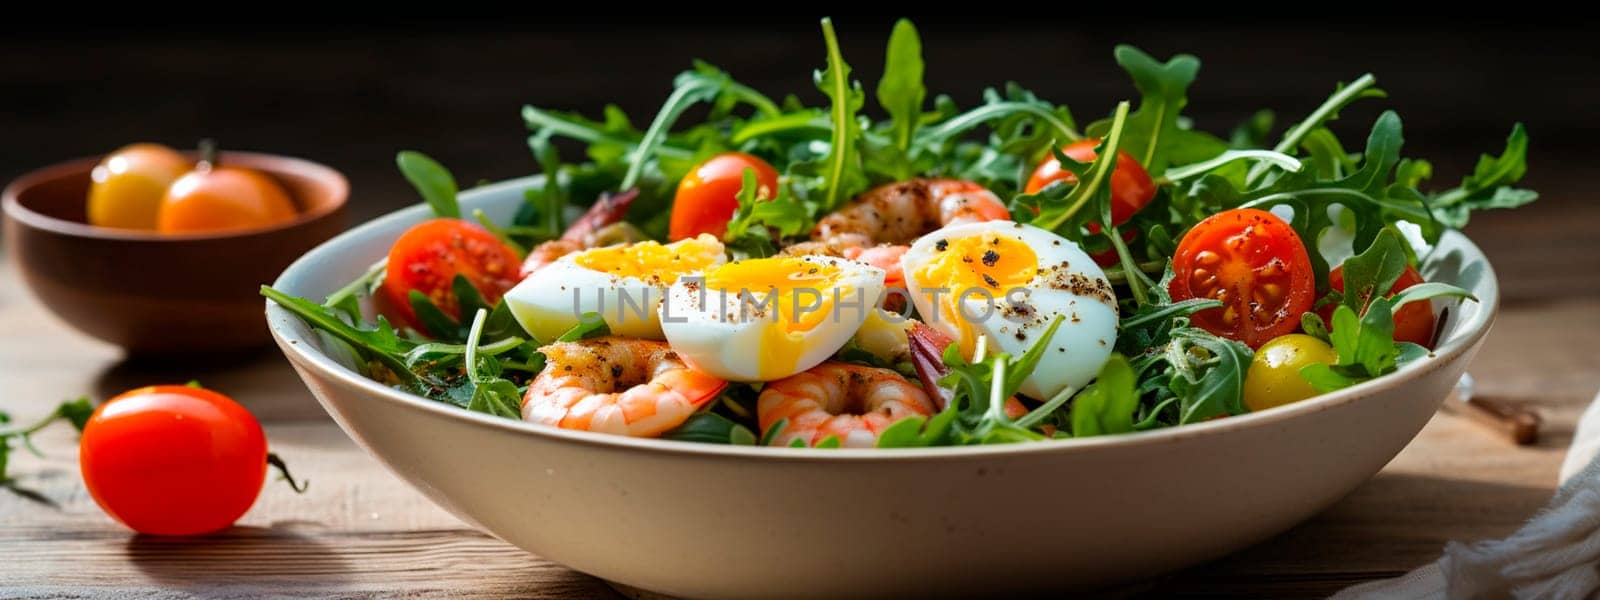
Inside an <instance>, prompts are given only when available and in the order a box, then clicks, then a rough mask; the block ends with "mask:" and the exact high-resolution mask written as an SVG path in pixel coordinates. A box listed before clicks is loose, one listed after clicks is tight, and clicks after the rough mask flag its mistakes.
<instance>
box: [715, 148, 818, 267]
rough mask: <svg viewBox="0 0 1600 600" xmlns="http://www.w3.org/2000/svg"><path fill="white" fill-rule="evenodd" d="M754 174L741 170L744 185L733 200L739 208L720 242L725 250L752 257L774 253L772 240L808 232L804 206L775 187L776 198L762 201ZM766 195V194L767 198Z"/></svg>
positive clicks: (809, 219)
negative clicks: (728, 247) (724, 245)
mask: <svg viewBox="0 0 1600 600" xmlns="http://www.w3.org/2000/svg"><path fill="white" fill-rule="evenodd" d="M758 188H759V184H758V183H757V181H756V174H755V170H753V169H745V172H744V181H743V183H742V186H741V187H740V188H739V193H738V195H737V196H735V197H736V198H738V200H739V208H738V209H736V210H735V211H734V213H733V218H732V219H730V220H729V221H728V229H727V231H726V232H724V233H723V234H722V240H723V241H724V242H725V243H727V244H728V245H729V246H731V247H733V248H736V249H739V250H743V251H745V252H746V253H748V254H750V255H752V256H756V257H766V256H771V255H773V254H775V253H776V252H777V250H776V248H775V247H774V246H773V240H774V239H783V238H787V237H793V236H797V235H800V234H801V233H804V232H807V231H810V230H811V226H812V222H811V216H810V214H809V213H808V211H806V208H805V206H804V205H802V204H801V203H800V202H797V201H796V200H795V199H794V198H793V197H791V196H789V195H788V191H787V189H785V188H783V187H782V186H779V190H777V197H775V198H763V197H762V195H761V194H760V191H761V190H759V189H758ZM768 195H770V194H768Z"/></svg>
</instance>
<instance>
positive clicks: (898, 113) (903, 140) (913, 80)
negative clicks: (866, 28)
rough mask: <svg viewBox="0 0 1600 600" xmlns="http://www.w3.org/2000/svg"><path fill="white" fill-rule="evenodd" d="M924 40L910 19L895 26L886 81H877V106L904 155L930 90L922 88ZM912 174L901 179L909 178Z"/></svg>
mask: <svg viewBox="0 0 1600 600" xmlns="http://www.w3.org/2000/svg"><path fill="white" fill-rule="evenodd" d="M922 72H923V63H922V38H921V37H920V36H918V35H917V28H916V26H915V25H912V24H911V21H909V20H907V19H900V20H899V21H898V22H896V23H895V24H894V32H893V33H891V34H889V50H888V52H887V55H886V56H885V57H884V61H883V78H882V79H879V80H878V105H879V106H882V107H883V110H884V112H887V113H889V120H890V122H891V123H892V124H893V131H894V142H895V145H896V146H898V147H899V148H900V149H901V150H902V151H908V150H910V149H911V136H912V134H914V133H916V131H917V126H918V125H920V124H921V120H922V102H923V100H925V99H926V98H927V95H928V90H927V89H926V88H924V87H923V85H922ZM910 176H911V174H910V173H906V174H904V175H903V176H902V177H901V178H902V179H905V178H909V177H910Z"/></svg>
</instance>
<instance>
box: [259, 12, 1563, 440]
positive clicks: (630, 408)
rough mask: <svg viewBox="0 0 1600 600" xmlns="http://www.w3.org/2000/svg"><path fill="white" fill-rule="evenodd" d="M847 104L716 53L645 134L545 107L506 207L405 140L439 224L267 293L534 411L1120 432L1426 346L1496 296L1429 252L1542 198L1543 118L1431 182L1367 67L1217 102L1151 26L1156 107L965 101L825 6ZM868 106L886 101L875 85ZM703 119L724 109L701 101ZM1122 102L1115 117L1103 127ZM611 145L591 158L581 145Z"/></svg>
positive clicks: (837, 78) (460, 397)
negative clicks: (1316, 86) (1297, 92)
mask: <svg viewBox="0 0 1600 600" xmlns="http://www.w3.org/2000/svg"><path fill="white" fill-rule="evenodd" d="M823 30H824V38H825V42H826V48H827V59H826V68H825V69H823V70H821V71H818V72H816V73H815V74H814V78H815V82H816V84H817V87H818V88H819V89H820V91H821V92H822V94H823V96H824V97H825V98H826V102H824V103H822V104H821V105H819V106H812V105H808V104H807V103H806V102H804V101H802V100H801V99H799V98H796V97H792V96H791V97H786V98H773V97H769V96H767V95H765V94H763V93H761V92H760V91H758V90H755V89H752V88H749V87H747V86H745V85H743V84H740V83H739V82H738V81H736V80H735V79H733V78H732V76H731V75H729V74H728V73H725V72H723V71H721V70H719V69H717V68H715V67H713V66H711V65H709V64H705V63H697V64H696V65H695V66H694V68H693V69H691V70H689V71H686V72H684V73H682V74H681V75H679V76H678V78H677V79H676V80H675V82H674V87H673V90H672V92H671V94H670V95H669V96H668V98H667V100H666V102H665V103H664V104H663V106H662V107H661V109H660V111H659V112H658V113H657V114H656V115H655V116H654V117H653V118H652V119H651V120H650V121H649V122H648V123H646V124H644V125H643V126H642V127H640V126H637V125H636V124H635V123H634V121H633V120H632V119H630V118H629V117H628V116H627V115H625V114H623V113H622V112H621V111H620V110H618V109H616V108H614V107H613V108H609V109H607V110H606V112H605V114H604V115H603V116H601V117H600V118H598V119H591V118H587V117H583V116H579V115H574V114H567V113H562V112H558V111H553V110H548V109H543V108H536V107H533V106H528V107H524V108H523V111H522V116H523V119H524V121H525V122H526V124H527V126H528V128H529V129H530V130H531V132H532V134H531V136H530V137H529V146H530V147H531V149H532V153H533V157H534V159H535V160H536V161H537V162H538V163H539V165H540V167H541V168H542V171H543V177H542V178H539V179H535V180H530V182H529V183H527V184H526V186H525V188H524V189H523V191H522V193H523V196H524V202H523V203H522V204H521V205H520V207H519V208H518V209H517V210H515V211H514V212H515V215H514V217H513V218H511V219H509V220H496V219H493V218H490V216H489V215H488V214H487V213H485V212H483V211H482V210H473V211H466V210H463V205H462V203H460V202H458V201H457V194H458V191H459V188H458V184H457V183H456V181H455V179H454V177H452V175H451V174H450V172H449V171H448V170H446V169H445V168H444V167H442V166H441V165H439V164H438V163H436V162H434V161H433V160H431V159H429V158H428V157H427V156H425V155H423V154H421V153H416V152H403V153H401V154H400V155H399V157H398V164H399V167H400V169H401V171H402V173H403V174H404V176H405V177H406V178H407V179H408V180H409V181H411V182H412V183H413V184H414V185H415V186H416V188H417V190H418V191H419V192H420V194H421V195H422V197H423V198H424V199H425V200H426V202H427V204H428V205H429V206H430V207H431V210H432V211H433V213H434V218H432V219H429V220H426V221H423V222H421V223H418V224H415V225H414V226H412V227H410V228H409V229H408V230H406V231H405V232H404V233H403V234H401V235H400V236H399V237H398V239H395V240H394V241H393V244H392V246H391V247H390V250H389V251H388V253H387V257H386V258H385V259H383V260H381V261H379V262H378V263H377V264H375V265H373V266H372V268H371V269H369V270H368V272H367V273H366V274H364V275H362V276H361V277H359V278H357V279H355V280H354V281H350V282H349V283H348V285H345V286H344V287H343V288H341V289H339V290H338V291H336V292H334V293H332V294H331V295H328V296H327V297H326V298H320V299H316V298H301V297H296V296H294V295H292V294H289V293H286V292H284V291H280V290H278V289H275V288H272V287H263V289H262V293H263V294H264V295H265V296H267V297H268V298H269V299H270V300H272V301H273V302H275V303H276V304H277V305H278V306H280V307H282V308H283V309H285V310H287V311H290V312H291V313H293V314H295V315H296V316H298V317H299V318H301V319H303V320H304V322H305V323H306V324H307V325H309V327H310V328H311V329H313V330H314V331H315V335H316V336H317V339H318V341H319V343H320V345H321V347H322V349H323V350H324V351H325V352H326V354H327V355H328V356H330V357H333V358H334V359H336V360H337V361H339V362H340V363H341V364H343V365H345V367H346V368H348V369H350V370H353V371H355V372H357V373H360V374H362V375H363V376H365V377H367V378H370V379H372V380H375V381H377V382H381V383H382V384H384V385H386V386H389V387H392V388H394V389H397V390H400V391H403V392H407V393H410V394H414V395H416V396H421V397H423V398H427V399H429V400H432V401H436V402H439V403H444V404H448V405H453V406H455V407H459V409H460V410H465V411H474V412H478V413H485V414H487V415H492V416H495V417H502V418H505V419H515V420H523V421H527V422H531V423H534V424H536V425H539V426H545V427H553V428H562V429H568V430H581V431H586V432H593V433H597V434H610V435H622V436H632V437H653V438H664V439H668V440H679V441H683V442H699V443H718V444H738V445H761V446H784V447H808V448H835V447H852V448H904V447H928V446H960V445H978V444H1002V443H1035V442H1041V443H1048V442H1049V441H1051V440H1060V439H1069V438H1086V437H1092V436H1100V435H1111V434H1123V433H1130V432H1138V431H1146V430H1153V429H1160V428H1169V427H1182V426H1186V425H1191V424H1196V423H1201V422H1206V421H1211V420H1215V419H1223V418H1227V417H1232V416H1237V415H1242V414H1245V413H1249V412H1257V411H1268V410H1273V409H1275V408H1276V407H1280V406H1284V405H1289V404H1294V403H1298V402H1301V401H1304V400H1306V399H1308V398H1312V397H1314V396H1316V395H1319V394H1324V393H1328V392H1332V391H1334V390H1340V389H1343V388H1347V387H1351V386H1354V385H1356V384H1359V383H1362V382H1365V381H1368V380H1372V379H1375V378H1382V377H1386V376H1388V375H1390V374H1391V373H1394V372H1395V371H1396V370H1398V369H1400V368H1401V367H1403V366H1405V365H1406V364H1408V363H1411V362H1416V361H1427V360H1430V348H1431V347H1432V346H1433V344H1434V342H1435V337H1436V334H1437V332H1439V331H1440V330H1441V329H1442V328H1443V327H1444V325H1445V322H1446V321H1447V320H1448V319H1449V318H1450V316H1449V315H1450V308H1451V307H1452V306H1454V305H1455V304H1456V303H1458V302H1477V301H1478V298H1475V297H1474V295H1473V294H1472V293H1470V292H1469V291H1468V290H1466V289H1463V288H1461V287H1457V286H1455V285H1451V284H1449V283H1446V282H1441V281H1427V280H1426V279H1425V278H1424V277H1423V276H1422V275H1421V274H1420V273H1419V271H1418V269H1417V267H1418V265H1419V264H1421V261H1423V260H1425V259H1426V258H1427V257H1428V256H1429V255H1430V254H1431V253H1433V252H1434V251H1435V250H1436V249H1437V248H1438V247H1439V246H1440V242H1441V239H1442V238H1443V236H1445V235H1446V232H1447V231H1449V230H1451V229H1458V228H1460V227H1462V226H1464V225H1465V224H1466V222H1467V220H1468V216H1469V214H1470V213H1471V212H1472V211H1474V210H1480V209H1487V208H1509V207H1515V206H1519V205H1522V204H1526V203H1528V202H1530V201H1532V200H1534V198H1535V197H1536V194H1534V193H1533V192H1531V191H1528V190H1525V189H1520V188H1517V187H1515V185H1516V184H1517V183H1518V181H1519V180H1520V179H1521V177H1522V176H1523V174H1524V172H1525V170H1526V165H1525V155H1526V149H1527V143H1528V142H1527V136H1526V134H1525V132H1524V131H1523V129H1522V127H1521V126H1520V125H1518V126H1514V127H1513V128H1512V130H1511V134H1510V136H1509V138H1508V139H1507V143H1506V146H1505V148H1504V149H1503V150H1502V151H1501V152H1500V153H1499V154H1494V155H1485V156H1483V157H1482V158H1481V159H1480V160H1479V162H1478V163H1477V165H1476V168H1475V169H1474V170H1473V172H1472V173H1471V174H1470V175H1468V176H1466V177H1465V178H1463V179H1462V180H1461V181H1460V182H1459V183H1458V184H1457V185H1454V186H1450V185H1439V184H1436V183H1435V182H1433V181H1431V180H1430V179H1431V174H1432V169H1431V166H1430V165H1429V163H1428V162H1427V161H1425V160H1421V159H1417V158H1414V157H1407V156H1405V155H1404V154H1403V150H1402V143H1401V142H1402V129H1401V120H1400V117H1399V116H1398V115H1396V114H1395V113H1394V112H1392V111H1391V112H1382V113H1381V114H1380V115H1379V116H1378V117H1377V119H1376V120H1375V121H1374V122H1373V124H1372V125H1371V127H1370V130H1369V131H1370V133H1369V134H1368V135H1367V137H1366V138H1365V139H1364V140H1362V141H1354V140H1346V139H1341V138H1340V137H1339V136H1337V135H1335V133H1334V132H1333V129H1332V128H1330V124H1331V123H1332V122H1333V121H1334V120H1335V119H1336V118H1337V117H1338V116H1339V114H1340V113H1341V112H1342V111H1346V110H1349V109H1350V107H1351V106H1352V105H1355V104H1358V103H1376V102H1379V101H1381V99H1382V98H1383V97H1384V93H1383V91H1382V90H1381V89H1380V88H1378V87H1377V82H1376V79H1375V78H1374V77H1372V76H1370V75H1364V76H1361V77H1359V78H1356V79H1353V80H1351V81H1348V82H1342V83H1339V84H1338V85H1337V86H1335V88H1334V91H1333V93H1332V94H1331V95H1330V96H1329V97H1328V98H1327V99H1326V100H1325V101H1324V102H1323V103H1322V104H1321V105H1320V106H1318V107H1317V108H1316V109H1315V110H1313V111H1312V112H1311V113H1310V114H1307V115H1304V116H1303V117H1300V118H1298V119H1295V120H1292V121H1288V122H1286V123H1282V124H1280V123H1279V122H1278V120H1277V118H1276V116H1275V114H1274V113H1272V112H1269V111H1262V112H1260V113H1257V114H1256V115H1255V116H1254V117H1252V118H1251V119H1249V120H1248V121H1246V122H1244V123H1242V124H1240V125H1239V126H1238V127H1236V128H1234V129H1232V130H1231V131H1229V132H1227V133H1226V134H1222V135H1218V134H1214V133H1208V132H1205V131H1202V130H1200V129H1198V128H1196V127H1195V126H1194V124H1193V123H1192V122H1191V121H1189V120H1188V119H1186V118H1185V117H1184V116H1183V114H1182V110H1183V108H1184V107H1185V106H1186V105H1187V104H1188V102H1189V97H1188V95H1189V88H1190V87H1191V85H1192V84H1193V83H1194V81H1195V78H1196V75H1197V73H1198V70H1199V66H1200V62H1199V61H1198V60H1197V59H1196V58H1194V57H1192V56H1188V55H1179V56H1175V57H1171V58H1169V59H1167V60H1165V61H1163V60H1159V59H1156V58H1153V57H1151V56H1150V55H1148V54H1146V53H1145V52H1142V51H1140V50H1139V49H1137V48H1133V47H1130V46H1119V47H1117V48H1116V50H1115V59H1116V61H1117V63H1118V64H1119V65H1121V66H1122V67H1123V68H1124V69H1125V70H1126V71H1127V72H1128V74H1129V75H1130V76H1131V77H1132V79H1133V83H1134V87H1135V88H1136V89H1137V91H1138V96H1137V97H1136V98H1134V99H1132V100H1128V101H1121V102H1111V103H1108V104H1109V105H1110V109H1109V110H1106V109H1105V108H1104V107H1093V108H1092V109H1091V108H1089V107H1079V110H1078V111H1077V112H1074V111H1072V110H1069V109H1068V108H1067V107H1066V106H1064V105H1059V104H1054V103H1051V102H1049V101H1047V100H1045V99H1042V98H1039V97H1037V96H1035V95H1034V94H1032V93H1030V92H1029V91H1027V90H1026V89H1024V88H1022V87H1021V86H1018V85H1016V84H1007V85H1005V86H1002V87H998V88H993V89H990V90H987V91H985V92H984V94H983V96H982V98H981V101H979V102H978V103H976V104H974V105H969V106H965V107H963V106H961V105H960V104H958V103H957V101H956V100H955V99H953V98H952V97H950V96H944V95H938V96H934V95H932V94H930V93H929V91H928V90H927V89H926V88H925V86H924V83H923V72H924V64H923V60H922V53H921V40H920V38H919V36H918V33H917V31H916V29H915V28H914V27H913V26H912V25H911V24H910V23H909V22H906V21H901V22H900V23H899V24H897V25H896V27H895V28H894V30H893V33H892V35H891V37H890V39H889V45H888V49H887V52H886V59H885V60H886V63H885V69H884V75H883V77H882V79H880V80H879V81H878V82H876V85H875V87H873V88H872V89H871V90H870V91H869V90H867V89H865V88H864V87H863V86H862V84H861V83H860V82H858V81H856V80H854V79H852V78H851V69H850V66H849V64H848V63H846V61H845V59H844V57H843V56H842V55H841V53H840V51H839V46H838V43H837V40H836V38H835V35H834V32H833V30H832V27H831V25H830V24H828V22H827V21H824V23H823ZM869 96H870V97H871V102H872V105H871V106H869ZM689 115H694V116H693V118H691V117H690V116H689ZM1090 115H1093V117H1090ZM563 139H565V140H573V141H576V142H577V143H579V144H583V145H586V148H585V152H584V154H583V157H584V158H583V160H582V161H578V162H574V161H572V159H571V157H570V156H569V157H563V156H562V154H561V152H559V151H558V149H557V145H558V140H563Z"/></svg>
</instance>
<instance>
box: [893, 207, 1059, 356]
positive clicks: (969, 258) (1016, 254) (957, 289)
mask: <svg viewBox="0 0 1600 600" xmlns="http://www.w3.org/2000/svg"><path fill="white" fill-rule="evenodd" d="M1038 274H1039V256H1038V254H1036V253H1035V252H1034V251H1033V248H1030V247H1028V245H1027V244H1026V243H1023V241H1022V240H1019V239H1017V238H1014V237H1010V236H1007V235H1003V234H998V233H985V234H982V235H974V236H968V237H963V238H955V239H944V240H939V241H937V242H935V243H934V255H933V258H932V259H931V260H929V261H928V262H927V264H924V265H922V266H921V267H920V268H918V269H917V270H916V272H915V273H913V274H912V276H913V277H916V278H917V282H918V283H919V284H921V286H922V287H923V289H925V290H926V289H930V288H932V289H942V290H943V291H942V292H940V296H939V303H940V305H939V306H938V310H939V314H938V315H935V316H933V317H932V318H935V319H939V320H942V321H946V322H950V323H954V324H955V327H956V330H957V332H958V333H959V335H957V336H956V341H957V343H959V344H961V351H962V353H963V354H965V355H966V356H967V357H968V358H970V357H971V356H972V352H973V350H974V348H975V347H976V345H977V334H976V333H975V331H974V329H973V326H972V323H971V322H969V321H968V320H967V318H966V315H965V314H963V313H962V312H961V310H960V305H961V299H962V298H964V297H965V298H978V299H986V298H991V297H992V298H997V299H998V298H1004V297H1005V294H1006V292H1007V291H1010V290H1013V289H1017V288H1021V287H1023V286H1026V285H1027V284H1028V282H1030V281H1033V278H1034V277H1035V276H1037V275H1038ZM980 290H981V292H980ZM983 293H987V294H988V296H984V295H983Z"/></svg>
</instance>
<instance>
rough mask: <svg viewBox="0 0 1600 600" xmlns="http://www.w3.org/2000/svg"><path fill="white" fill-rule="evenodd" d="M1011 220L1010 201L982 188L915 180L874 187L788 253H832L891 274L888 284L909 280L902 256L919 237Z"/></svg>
mask: <svg viewBox="0 0 1600 600" xmlns="http://www.w3.org/2000/svg"><path fill="white" fill-rule="evenodd" d="M1010 218H1011V212H1010V211H1008V210H1006V205H1005V203H1003V202H1001V201H1000V198H999V197H998V196H995V195H994V192H991V191H989V190H988V189H986V188H984V187H983V186H981V185H978V184H976V183H973V182H970V181H963V180H960V179H924V178H918V179H911V180H908V181H901V182H898V183H890V184H885V185H880V186H878V187H875V188H872V189H870V190H867V191H865V192H862V194H861V195H859V196H856V197H855V200H853V201H851V203H850V205H849V206H846V207H844V208H842V209H839V210H838V211H835V212H834V213H832V214H830V215H828V216H826V217H823V218H822V220H820V221H818V222H817V226H816V228H815V229H812V230H811V241H810V242H806V243H801V244H795V245H794V246H790V247H789V248H788V249H786V250H785V253H787V254H829V255H832V256H839V257H843V258H848V259H851V260H859V261H861V262H865V263H867V264H870V265H872V266H875V267H878V268H881V269H883V270H885V271H887V272H888V277H886V278H885V279H884V283H885V285H889V286H897V285H901V284H903V283H904V281H905V277H904V274H903V273H901V270H900V255H901V254H904V253H905V248H906V246H907V245H909V244H910V243H911V242H913V241H915V240H916V239H917V238H918V237H921V236H922V235H923V234H926V233H928V232H930V231H933V230H935V229H939V228H941V227H944V226H946V225H953V224H956V223H972V222H977V221H1000V220H1006V219H1010Z"/></svg>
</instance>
